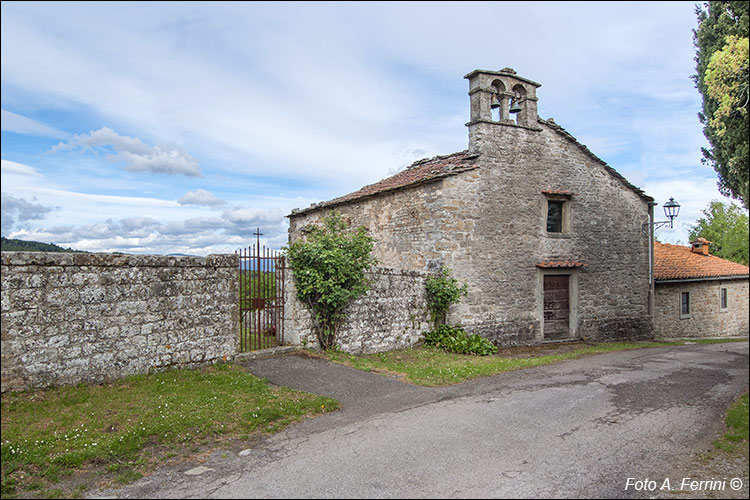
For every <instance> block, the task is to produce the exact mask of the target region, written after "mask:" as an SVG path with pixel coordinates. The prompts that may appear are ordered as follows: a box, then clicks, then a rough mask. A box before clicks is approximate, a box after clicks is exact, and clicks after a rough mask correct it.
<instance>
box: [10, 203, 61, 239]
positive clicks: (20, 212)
mask: <svg viewBox="0 0 750 500" xmlns="http://www.w3.org/2000/svg"><path fill="white" fill-rule="evenodd" d="M33 201H36V200H33ZM52 210H54V208H52V207H45V206H43V205H40V204H38V203H31V202H29V201H26V200H25V199H23V198H17V197H15V196H13V195H11V194H8V193H2V196H1V197H0V225H1V226H2V233H3V234H4V235H5V234H10V232H11V229H12V228H13V227H14V226H16V225H17V224H18V225H24V224H25V223H27V222H29V221H31V220H35V219H43V218H44V217H45V216H46V215H47V214H48V213H49V212H51V211H52Z"/></svg>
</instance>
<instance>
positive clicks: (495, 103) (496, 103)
mask: <svg viewBox="0 0 750 500" xmlns="http://www.w3.org/2000/svg"><path fill="white" fill-rule="evenodd" d="M499 107H500V101H499V100H498V99H497V94H492V98H491V99H490V108H492V109H495V108H499Z"/></svg>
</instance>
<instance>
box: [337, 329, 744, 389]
mask: <svg viewBox="0 0 750 500" xmlns="http://www.w3.org/2000/svg"><path fill="white" fill-rule="evenodd" d="M731 341H741V342H747V339H696V340H693V341H691V342H693V343H696V344H714V343H719V342H731ZM684 343H685V342H598V343H588V344H587V345H585V346H583V347H580V348H575V349H573V350H571V351H570V352H565V353H561V354H549V355H539V356H535V355H530V356H528V357H508V356H507V355H504V352H503V351H502V350H501V351H500V352H498V354H496V355H494V356H473V355H466V354H454V353H448V352H445V351H443V350H440V349H436V348H432V347H427V346H420V347H414V348H409V349H401V350H397V351H388V352H381V353H376V354H367V355H351V354H346V353H342V352H340V351H334V350H331V351H326V352H324V353H323V354H324V356H326V357H327V358H328V359H329V360H331V361H334V362H338V363H343V364H346V365H349V366H352V367H354V368H357V369H360V370H364V371H373V372H381V373H386V374H391V375H396V376H398V377H400V378H402V379H403V380H405V381H407V382H411V383H413V384H417V385H424V386H442V385H450V384H457V383H460V382H464V381H466V380H469V379H473V378H477V377H486V376H489V375H495V374H498V373H503V372H508V371H513V370H520V369H523V368H531V367H534V366H542V365H548V364H552V363H558V362H560V361H564V360H568V359H577V358H580V357H582V356H587V355H591V354H599V353H605V352H612V351H622V350H629V349H642V348H646V347H662V346H671V345H683V344H684ZM540 352H543V351H540Z"/></svg>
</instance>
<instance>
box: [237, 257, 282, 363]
mask: <svg viewBox="0 0 750 500" xmlns="http://www.w3.org/2000/svg"><path fill="white" fill-rule="evenodd" d="M237 254H238V255H239V261H240V269H239V271H240V278H239V284H240V351H241V352H246V351H256V350H258V349H268V348H270V347H276V346H278V345H281V344H283V343H284V256H283V255H281V253H280V252H277V251H276V250H271V249H268V248H266V247H265V246H263V247H261V246H260V243H258V244H257V245H252V246H250V247H248V248H243V249H241V250H238V251H237Z"/></svg>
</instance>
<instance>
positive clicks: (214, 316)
mask: <svg viewBox="0 0 750 500" xmlns="http://www.w3.org/2000/svg"><path fill="white" fill-rule="evenodd" d="M237 269H238V262H237V257H236V256H234V255H209V256H208V257H205V258H199V257H164V256H153V255H116V254H71V253H36V252H33V253H32V252H3V253H2V390H3V391H6V390H22V389H27V388H33V387H45V386H49V385H59V384H72V383H77V382H81V381H86V382H100V381H104V380H107V379H113V378H117V377H121V376H125V375H131V374H136V373H145V372H148V371H151V370H154V369H164V368H167V367H170V366H189V365H196V364H201V363H208V362H212V361H215V360H219V359H221V358H223V357H224V356H227V357H232V356H233V355H234V354H235V353H236V352H237V344H238V331H239V330H238V315H239V311H238V301H237V297H238V283H237V279H238V272H237Z"/></svg>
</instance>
